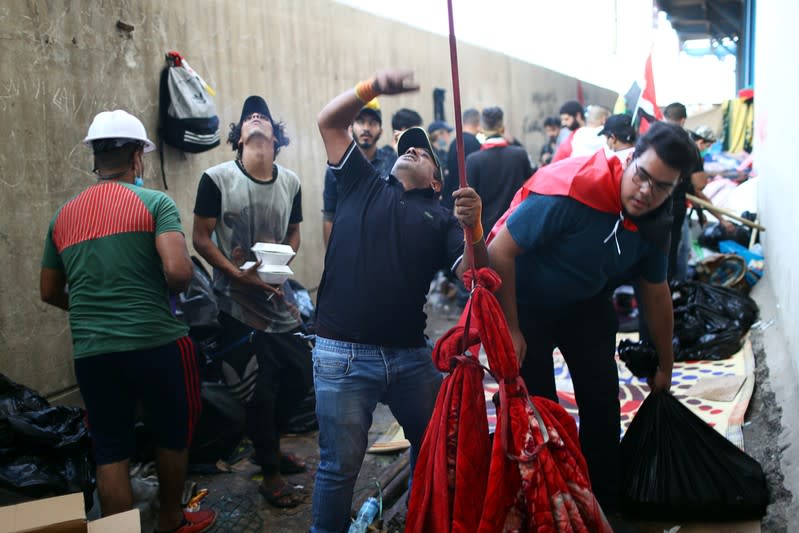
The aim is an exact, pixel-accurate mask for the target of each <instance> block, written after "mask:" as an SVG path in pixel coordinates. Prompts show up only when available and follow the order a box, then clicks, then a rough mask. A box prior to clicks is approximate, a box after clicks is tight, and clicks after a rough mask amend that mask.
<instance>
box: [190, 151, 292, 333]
mask: <svg viewBox="0 0 799 533" xmlns="http://www.w3.org/2000/svg"><path fill="white" fill-rule="evenodd" d="M194 214H196V215H198V216H202V217H208V218H216V219H217V222H216V227H215V229H214V238H215V240H216V244H217V246H218V247H219V249H220V250H221V251H222V253H223V254H225V257H227V258H228V259H229V260H230V261H231V262H232V263H233V264H235V265H238V266H241V265H243V264H244V263H245V262H247V261H255V255H254V254H253V252H252V251H250V248H251V247H252V245H253V244H255V243H256V242H267V243H282V242H284V240H285V238H286V233H287V231H288V226H289V224H297V223H299V222H301V221H302V196H301V193H300V180H299V178H298V177H297V175H296V174H295V173H294V172H292V171H291V170H289V169H287V168H284V167H282V166H280V165H278V164H277V163H275V165H274V171H273V174H272V179H271V180H269V181H258V180H256V179H254V178H253V177H252V176H250V175H249V174H248V173H247V172H246V170H245V169H244V167H243V166H242V165H241V162H240V161H228V162H225V163H222V164H220V165H217V166H215V167H212V168H210V169H208V170H207V171H206V172H205V174H203V177H202V179H201V180H200V185H199V187H198V189H197V201H196V204H195V207H194ZM214 290H215V292H216V294H217V296H218V301H219V310H220V311H222V312H225V313H227V314H229V315H230V316H232V317H233V318H235V319H236V320H239V321H240V322H243V323H244V324H247V325H248V326H249V327H251V328H253V329H257V330H260V331H265V332H268V333H282V332H286V331H290V330H292V329H295V328H297V327H299V325H300V322H299V320H298V318H297V317H296V314H295V313H294V312H292V309H291V308H290V306H289V305H288V304H287V303H286V302H285V300H284V299H283V298H279V297H273V298H271V299H270V298H268V296H269V294H270V293H268V292H266V291H263V292H261V291H257V290H253V289H251V288H248V287H242V286H239V285H236V284H233V283H231V282H230V279H229V278H228V277H227V276H225V275H224V273H222V272H221V271H220V270H218V269H214Z"/></svg>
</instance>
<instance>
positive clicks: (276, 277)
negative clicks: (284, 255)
mask: <svg viewBox="0 0 799 533" xmlns="http://www.w3.org/2000/svg"><path fill="white" fill-rule="evenodd" d="M254 264H255V261H247V262H246V263H244V264H243V265H241V269H242V270H246V269H248V268H250V267H251V266H253V265H254ZM293 275H294V272H293V271H292V270H291V267H290V266H288V265H266V264H261V266H260V267H258V277H259V278H261V279H262V280H263V281H264V283H269V284H270V285H280V284H282V283H283V282H284V281H286V280H287V279H288V278H289V276H293Z"/></svg>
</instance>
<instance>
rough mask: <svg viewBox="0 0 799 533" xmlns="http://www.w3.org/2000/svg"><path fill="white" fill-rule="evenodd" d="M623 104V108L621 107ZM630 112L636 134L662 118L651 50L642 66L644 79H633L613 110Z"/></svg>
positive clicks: (643, 131)
mask: <svg viewBox="0 0 799 533" xmlns="http://www.w3.org/2000/svg"><path fill="white" fill-rule="evenodd" d="M622 106H623V108H622ZM625 111H626V112H628V113H632V116H633V125H634V126H635V128H636V130H637V131H638V134H639V135H641V134H644V133H646V130H648V129H649V125H650V124H652V123H653V122H655V121H657V120H663V112H662V111H661V110H660V108H659V107H658V105H657V98H656V96H655V78H654V76H653V74H652V52H650V53H649V56H647V58H646V65H645V67H644V79H643V80H642V81H641V82H638V81H634V82H633V84H632V87H630V90H629V91H627V93H626V94H625V95H624V97H623V99H622V97H621V96H620V97H619V100H618V101H617V102H616V107H615V109H614V112H616V113H624V112H625Z"/></svg>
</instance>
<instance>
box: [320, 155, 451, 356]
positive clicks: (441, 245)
mask: <svg viewBox="0 0 799 533" xmlns="http://www.w3.org/2000/svg"><path fill="white" fill-rule="evenodd" d="M331 168H332V169H333V172H334V174H335V175H336V180H337V181H338V205H337V207H336V223H335V224H334V225H333V231H332V233H331V235H330V242H329V244H328V249H327V254H326V255H325V269H324V272H323V273H322V281H321V282H320V284H319V294H318V297H317V317H316V324H315V326H316V332H317V334H318V335H320V336H322V337H326V338H332V339H337V340H343V341H348V342H358V343H362V344H376V345H380V346H390V347H398V348H411V347H419V346H423V345H424V344H425V339H424V329H425V323H426V320H427V316H426V315H425V313H424V311H423V307H424V304H425V298H426V295H427V292H428V290H429V288H430V281H431V280H432V279H433V276H434V275H435V273H436V272H437V271H438V270H441V269H442V268H451V267H452V266H453V264H454V263H455V261H456V260H457V259H458V257H460V255H461V254H462V253H463V229H462V228H461V226H460V224H459V223H458V221H457V219H455V217H454V216H453V215H452V213H451V212H450V211H449V209H446V208H444V207H441V205H440V204H439V203H438V199H437V197H436V195H435V193H434V192H433V190H432V189H413V190H409V191H405V190H404V188H403V186H402V184H401V183H400V182H399V181H397V179H396V178H395V177H394V176H389V177H388V179H387V180H383V179H374V178H375V177H376V176H377V171H376V170H375V169H374V167H373V166H372V165H371V164H369V162H368V161H367V160H366V158H364V156H363V154H362V153H361V151H360V150H357V149H356V145H355V143H352V144H351V145H350V147H349V149H348V150H347V153H346V154H345V156H344V159H343V161H342V162H341V164H340V165H339V166H337V167H334V166H331Z"/></svg>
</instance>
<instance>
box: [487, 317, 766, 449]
mask: <svg viewBox="0 0 799 533" xmlns="http://www.w3.org/2000/svg"><path fill="white" fill-rule="evenodd" d="M623 338H627V339H631V340H637V338H638V334H637V333H635V334H619V335H618V339H617V340H621V339H623ZM617 344H618V343H617ZM553 357H554V358H555V383H556V385H557V389H558V400H559V402H560V404H561V405H562V406H563V407H564V408H565V409H566V410H567V411H568V412H569V413H570V414H571V415H572V416H573V417H574V418H575V419H576V420H577V423H578V424H579V423H580V420H579V416H578V414H577V404H576V403H575V401H574V389H573V387H572V382H571V378H570V376H569V368H568V366H567V365H566V362H565V361H564V359H563V355H561V353H560V351H559V350H558V349H555V351H554V353H553ZM481 359H482V356H481ZM616 363H617V364H618V367H619V399H620V401H621V434H620V435H619V438H621V437H622V436H623V435H624V432H625V431H626V430H627V427H628V426H629V424H630V422H631V421H632V419H633V417H634V416H635V413H636V412H638V407H639V406H640V405H641V402H643V401H644V398H646V396H647V394H649V387H648V386H647V384H646V381H645V380H642V379H639V378H636V377H635V376H633V375H632V373H631V372H630V371H629V370H627V367H626V366H625V364H624V363H623V362H622V361H620V360H619V358H618V355H617V357H616ZM754 368H755V365H754V355H753V353H752V345H751V343H750V342H749V339H747V340H746V342H745V343H744V347H743V348H742V349H741V350H740V351H739V352H737V353H736V354H734V355H733V356H732V357H730V358H729V359H724V360H721V361H688V362H676V363H675V364H674V370H673V372H672V385H671V392H672V393H673V394H674V396H675V397H676V398H677V399H678V400H680V401H681V402H682V403H683V404H684V405H685V406H686V407H688V408H689V409H691V411H693V412H694V413H696V414H697V415H698V416H699V418H701V419H702V420H704V421H705V422H707V423H708V424H709V425H710V426H712V427H713V428H714V429H716V431H718V432H719V433H720V434H722V435H724V436H725V437H726V438H727V439H728V440H729V441H730V442H732V443H733V444H735V445H736V446H738V447H739V448H741V449H743V447H744V442H743V431H742V427H743V422H744V414H745V413H746V408H747V407H748V406H749V400H750V399H751V397H752V392H753V390H754ZM483 388H484V392H485V397H486V407H487V409H488V425H489V430H490V431H491V432H493V430H494V426H495V425H496V410H495V408H494V404H493V402H492V397H493V396H494V394H495V393H496V392H497V390H498V385H497V383H496V382H495V381H494V379H493V378H492V377H491V376H489V375H487V374H486V377H485V380H484V382H483Z"/></svg>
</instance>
